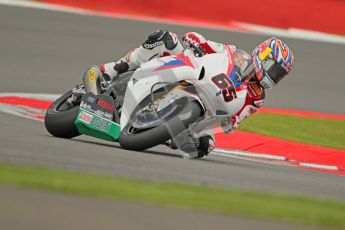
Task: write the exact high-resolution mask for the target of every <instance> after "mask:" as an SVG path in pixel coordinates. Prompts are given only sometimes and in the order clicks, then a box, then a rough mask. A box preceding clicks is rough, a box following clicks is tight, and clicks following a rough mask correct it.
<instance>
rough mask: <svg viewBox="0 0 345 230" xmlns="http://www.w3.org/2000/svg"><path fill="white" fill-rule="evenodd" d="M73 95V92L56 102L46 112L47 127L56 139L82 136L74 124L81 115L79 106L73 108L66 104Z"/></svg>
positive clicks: (45, 122) (45, 121)
mask: <svg viewBox="0 0 345 230" xmlns="http://www.w3.org/2000/svg"><path fill="white" fill-rule="evenodd" d="M71 95H72V90H70V91H68V92H67V93H65V94H64V95H62V96H61V97H59V98H58V99H57V100H56V101H54V103H53V104H52V105H51V106H50V107H49V108H48V110H47V112H46V115H45V119H44V124H45V127H46V129H47V131H48V132H49V133H50V134H51V135H53V136H55V137H61V138H67V139H69V138H73V137H76V136H79V135H80V133H79V132H78V129H77V127H76V126H75V124H74V121H75V119H76V118H77V116H78V113H79V105H75V106H73V107H71V106H70V105H69V104H67V102H66V100H67V98H69V97H70V96H71Z"/></svg>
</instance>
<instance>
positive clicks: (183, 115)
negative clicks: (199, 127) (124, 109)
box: [119, 98, 203, 151]
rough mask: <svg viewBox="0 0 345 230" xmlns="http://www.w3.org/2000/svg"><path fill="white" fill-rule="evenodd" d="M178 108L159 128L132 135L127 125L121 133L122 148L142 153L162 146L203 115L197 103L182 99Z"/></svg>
mask: <svg viewBox="0 0 345 230" xmlns="http://www.w3.org/2000/svg"><path fill="white" fill-rule="evenodd" d="M176 103H177V105H178V106H177V108H176V109H175V111H174V112H173V113H172V114H170V115H169V116H168V117H167V118H166V119H165V120H164V122H162V123H160V124H159V125H158V126H156V127H153V128H150V129H147V130H140V132H138V133H131V132H130V130H131V128H132V125H131V124H129V125H127V126H126V127H125V128H124V129H123V130H122V132H121V137H120V140H119V143H120V145H121V147H122V148H125V149H129V150H134V151H142V150H145V149H148V148H152V147H154V146H156V145H159V144H162V143H164V142H166V141H168V140H170V139H171V138H172V137H174V136H176V135H178V134H180V133H182V132H183V131H184V130H185V129H187V128H188V126H189V125H190V124H191V123H194V122H196V121H197V119H198V118H199V117H200V116H201V115H202V113H203V112H202V109H201V107H200V105H199V104H198V103H197V102H196V101H190V100H188V99H186V98H185V99H181V100H179V101H177V102H176Z"/></svg>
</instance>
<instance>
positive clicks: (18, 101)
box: [0, 96, 52, 109]
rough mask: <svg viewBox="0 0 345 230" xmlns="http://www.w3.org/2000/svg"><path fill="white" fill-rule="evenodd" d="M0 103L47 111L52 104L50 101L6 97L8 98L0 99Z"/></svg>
mask: <svg viewBox="0 0 345 230" xmlns="http://www.w3.org/2000/svg"><path fill="white" fill-rule="evenodd" d="M0 103H2V104H8V105H19V106H27V107H32V108H37V109H48V108H49V106H50V105H51V104H52V101H45V100H39V99H31V98H23V97H15V96H8V97H0Z"/></svg>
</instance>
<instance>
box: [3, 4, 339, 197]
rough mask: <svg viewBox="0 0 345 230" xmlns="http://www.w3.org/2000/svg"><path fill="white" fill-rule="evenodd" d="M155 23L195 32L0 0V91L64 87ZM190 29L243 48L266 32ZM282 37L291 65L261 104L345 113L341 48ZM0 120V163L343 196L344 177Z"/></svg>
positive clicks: (43, 90)
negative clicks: (136, 146) (137, 146)
mask: <svg viewBox="0 0 345 230" xmlns="http://www.w3.org/2000/svg"><path fill="white" fill-rule="evenodd" d="M157 28H166V29H168V30H171V31H175V32H176V33H177V34H179V35H182V34H183V33H184V32H187V31H191V30H196V29H195V28H188V27H182V26H173V25H162V24H154V23H147V22H138V21H132V20H120V19H114V18H105V17H88V16H82V15H74V14H67V13H58V12H49V11H43V10H35V9H25V8H17V7H8V6H3V5H0V31H1V36H0V50H1V52H0V60H1V61H0V69H1V78H0V79H1V84H0V92H29V93H63V92H65V91H67V90H69V89H70V88H71V87H73V86H74V85H76V84H78V83H80V81H81V75H82V72H83V71H84V69H85V68H86V67H88V66H90V65H92V64H98V63H104V62H108V61H112V60H116V59H118V58H119V57H121V56H122V55H123V54H124V53H126V52H127V51H128V50H130V49H131V48H133V47H135V46H137V45H138V44H141V42H142V41H143V39H144V38H145V37H146V36H147V35H148V34H149V33H150V32H151V31H154V30H155V29H157ZM197 31H198V32H200V33H202V34H205V35H206V36H207V37H209V38H210V39H213V40H217V41H220V42H229V41H232V42H233V43H234V44H236V45H238V46H241V47H242V48H243V49H246V50H251V49H252V48H254V47H255V46H256V45H257V43H258V42H259V41H261V40H264V39H265V38H267V37H265V36H260V35H254V34H245V33H235V32H229V31H215V30H207V29H197ZM285 40H286V42H287V43H288V44H289V45H290V46H291V47H293V49H294V50H295V54H296V66H295V70H294V72H293V73H292V74H291V77H290V78H289V79H286V80H285V81H284V83H283V84H281V85H280V86H279V88H278V87H277V89H274V90H272V91H271V92H270V93H269V95H268V100H267V103H266V105H267V106H272V107H282V108H293V109H305V110H312V111H319V112H332V113H338V114H344V113H345V109H344V107H343V106H341V105H342V103H343V101H344V99H345V98H344V97H345V96H344V93H343V89H344V88H345V81H344V80H343V71H342V67H343V66H344V58H343V54H344V53H345V46H344V45H336V44H327V43H319V42H310V41H308V42H307V41H302V40H294V39H285ZM0 125H1V131H0V144H1V150H0V161H1V162H14V163H23V164H33V165H41V166H49V167H56V168H63V169H66V170H72V171H81V172H93V173H101V174H107V175H115V176H124V177H128V178H140V179H146V180H159V181H169V182H180V183H188V184H199V185H204V186H220V187H229V188H238V189H250V190H263V191H273V192H282V193H290V194H302V195H307V196H316V197H322V198H331V199H337V200H345V183H344V182H345V178H344V177H341V176H336V175H328V174H322V173H318V172H312V171H305V170H300V169H294V168H290V167H286V166H281V165H271V164H263V163H258V162H252V161H245V160H240V159H232V158H224V157H220V156H210V157H208V158H206V159H203V160H185V159H183V158H182V157H181V154H180V153H178V152H175V151H172V150H169V149H168V148H166V147H156V148H153V149H151V150H148V151H145V152H133V151H127V150H123V149H121V148H119V147H118V145H117V144H116V143H109V142H103V141H98V140H95V139H92V138H87V137H79V138H76V139H72V140H64V139H58V138H54V137H51V136H50V135H49V134H48V133H47V132H46V131H45V129H44V126H43V124H42V123H40V122H37V121H31V120H26V119H23V118H20V117H14V116H12V115H9V114H4V113H0Z"/></svg>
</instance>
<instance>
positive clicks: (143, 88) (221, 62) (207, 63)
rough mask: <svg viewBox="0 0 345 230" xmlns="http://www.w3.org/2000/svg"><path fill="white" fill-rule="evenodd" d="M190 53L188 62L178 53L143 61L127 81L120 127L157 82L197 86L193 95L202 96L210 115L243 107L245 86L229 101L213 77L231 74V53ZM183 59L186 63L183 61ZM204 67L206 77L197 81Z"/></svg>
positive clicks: (233, 111) (123, 125) (230, 112)
mask: <svg viewBox="0 0 345 230" xmlns="http://www.w3.org/2000/svg"><path fill="white" fill-rule="evenodd" d="M230 55H231V54H230ZM188 56H189V58H188V61H185V59H183V57H182V59H181V57H176V56H169V57H163V58H158V59H154V60H151V61H149V62H146V63H144V64H142V65H141V66H140V67H139V68H138V69H137V70H136V71H135V73H134V74H133V76H132V78H131V80H130V81H129V83H128V88H127V91H126V95H125V100H124V104H123V107H122V113H121V129H123V128H124V127H125V126H126V125H127V123H128V121H129V118H130V116H131V114H132V113H133V111H134V110H135V108H136V107H137V105H138V104H139V103H140V102H141V101H142V100H143V99H145V98H146V97H147V96H148V95H150V93H151V88H152V86H153V85H154V84H156V83H158V82H165V83H168V82H169V83H173V82H179V81H182V80H186V81H188V82H190V83H191V84H193V85H195V86H196V88H197V92H198V95H192V96H194V97H195V96H197V97H198V98H200V99H201V101H202V103H203V105H204V107H205V108H206V112H207V114H208V115H209V116H213V115H215V114H216V110H221V111H223V112H224V113H227V114H228V115H233V114H236V113H237V112H238V111H239V110H240V109H241V108H242V106H243V105H244V102H245V98H246V95H247V90H246V87H243V89H241V90H237V91H236V97H235V98H234V99H232V100H231V101H229V102H226V101H225V100H224V97H223V94H222V91H221V89H220V88H219V87H218V86H217V85H216V84H215V83H214V80H212V79H213V78H214V77H215V76H217V75H220V74H223V75H226V76H228V75H229V73H228V71H229V69H230V67H231V66H232V65H234V63H232V61H231V60H232V59H231V57H229V53H215V54H208V55H204V56H203V57H200V58H197V57H194V56H191V55H188ZM181 60H183V61H185V63H186V64H181ZM179 61H180V62H179ZM202 69H204V75H203V78H202V79H201V80H198V79H199V76H200V73H201V72H202ZM228 78H229V77H228ZM229 81H231V80H229Z"/></svg>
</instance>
